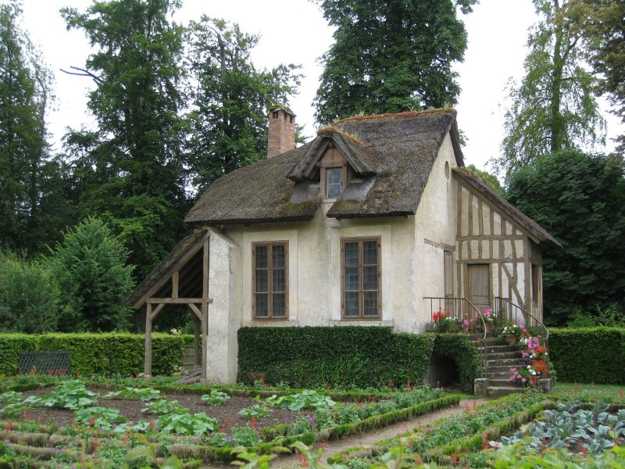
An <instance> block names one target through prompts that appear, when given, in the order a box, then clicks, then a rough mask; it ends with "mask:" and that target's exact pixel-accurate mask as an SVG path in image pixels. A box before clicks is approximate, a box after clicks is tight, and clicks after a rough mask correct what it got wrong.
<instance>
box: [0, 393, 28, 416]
mask: <svg viewBox="0 0 625 469" xmlns="http://www.w3.org/2000/svg"><path fill="white" fill-rule="evenodd" d="M23 400H24V397H23V396H22V393H19V392H15V391H7V392H4V393H2V394H0V417H10V418H15V417H19V416H20V415H21V414H22V411H23V410H24V404H23V402H22V401H23Z"/></svg>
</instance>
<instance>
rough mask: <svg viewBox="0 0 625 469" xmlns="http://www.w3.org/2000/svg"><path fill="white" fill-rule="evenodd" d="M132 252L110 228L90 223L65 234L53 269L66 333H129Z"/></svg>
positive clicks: (50, 263)
mask: <svg viewBox="0 0 625 469" xmlns="http://www.w3.org/2000/svg"><path fill="white" fill-rule="evenodd" d="M127 258H128V251H127V250H126V248H125V247H124V245H123V244H122V243H121V241H120V240H119V239H118V238H117V237H115V236H114V235H113V233H112V232H111V230H110V229H109V228H108V227H107V226H106V224H105V223H104V222H102V221H101V220H98V219H96V218H89V219H86V220H85V221H83V222H82V223H80V224H79V225H77V226H76V227H75V228H73V229H71V230H70V231H68V232H67V233H66V234H65V238H64V239H63V241H62V242H61V243H59V244H58V245H57V246H56V247H55V249H54V250H53V251H52V252H51V254H50V256H49V257H48V259H47V264H48V266H49V268H50V270H51V271H52V272H53V275H54V278H55V280H56V282H58V285H59V287H60V291H61V302H62V304H63V305H64V306H65V311H64V312H63V314H62V315H61V317H60V319H59V324H58V327H59V330H61V331H74V332H75V331H112V330H124V329H127V328H128V326H129V325H130V322H129V321H130V308H129V307H128V306H127V305H126V299H127V297H128V295H130V293H131V291H132V289H133V288H134V281H133V277H132V270H133V267H132V266H129V265H127V264H126V260H127Z"/></svg>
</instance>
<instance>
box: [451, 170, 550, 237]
mask: <svg viewBox="0 0 625 469" xmlns="http://www.w3.org/2000/svg"><path fill="white" fill-rule="evenodd" d="M453 172H454V175H455V176H456V177H457V178H458V179H460V181H462V182H463V183H464V184H466V185H467V186H469V188H471V189H472V190H474V191H475V192H477V193H478V194H480V195H481V196H482V197H484V198H485V199H486V200H487V201H488V202H490V203H491V204H492V205H493V206H494V207H495V208H497V209H498V210H500V211H501V212H502V213H503V214H504V215H506V216H507V217H508V218H509V219H510V220H511V221H512V222H513V223H516V224H517V225H518V226H519V227H520V228H521V229H523V230H525V231H526V232H527V234H528V235H529V236H530V238H532V239H534V240H535V241H536V242H539V243H542V242H545V241H550V242H552V243H554V244H556V245H558V246H560V247H562V245H561V244H560V243H559V242H558V241H557V240H556V239H555V238H554V237H553V236H551V234H549V232H548V231H547V230H545V229H544V228H543V227H542V226H540V225H539V224H538V223H537V222H536V221H534V220H533V219H531V218H530V217H528V216H527V215H525V214H524V213H523V212H521V211H520V210H519V209H518V208H516V207H515V206H514V205H512V204H511V203H510V202H508V201H507V200H506V199H504V198H503V197H501V196H500V195H499V194H497V193H496V192H495V191H494V190H492V189H491V188H490V187H489V186H488V185H487V184H485V183H484V182H483V181H482V180H481V179H480V178H478V177H476V176H474V175H473V174H471V173H470V172H468V171H467V170H466V169H464V168H454V170H453Z"/></svg>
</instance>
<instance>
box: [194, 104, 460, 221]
mask: <svg viewBox="0 0 625 469" xmlns="http://www.w3.org/2000/svg"><path fill="white" fill-rule="evenodd" d="M448 132H450V133H451V136H452V143H453V145H454V150H455V153H456V159H457V161H458V164H459V165H461V166H462V165H464V163H463V159H462V153H461V151H460V147H459V144H458V132H457V127H456V112H455V111H454V110H451V109H437V110H429V111H423V112H404V113H396V114H382V115H376V116H356V117H352V118H348V119H344V120H342V121H339V122H336V123H334V125H333V126H331V127H328V128H325V129H321V130H320V131H319V134H318V136H317V137H316V138H315V139H314V140H313V141H312V142H310V143H307V144H306V145H303V146H301V147H299V148H297V149H295V150H291V151H288V152H286V153H283V154H281V155H278V156H275V157H273V158H271V159H268V160H262V161H259V162H258V163H255V164H253V165H250V166H246V167H243V168H241V169H238V170H236V171H233V172H232V173H230V174H228V175H226V176H223V177H221V178H220V179H218V180H217V181H215V182H214V183H213V184H212V185H211V186H210V187H209V188H208V189H207V190H206V192H205V193H204V194H203V195H202V196H201V197H200V199H199V200H198V202H197V203H196V204H195V205H194V206H193V208H192V209H191V210H190V211H189V213H188V214H187V217H186V218H185V221H186V222H190V223H205V224H228V223H259V222H280V221H297V220H308V219H311V218H312V217H313V216H314V214H315V212H316V211H317V208H318V207H319V205H320V203H321V199H320V193H319V182H318V181H315V180H314V174H315V171H314V167H315V165H316V163H317V162H318V159H319V157H320V155H322V153H323V149H324V148H325V146H326V145H328V144H329V143H330V142H331V143H332V144H334V145H335V146H336V148H337V149H339V150H340V151H341V152H342V153H343V154H344V156H345V158H346V160H347V161H348V163H349V164H350V166H351V167H352V169H353V170H354V173H355V174H356V176H357V177H356V178H354V179H353V180H352V181H351V182H350V183H349V184H348V187H347V188H346V189H345V191H344V192H343V194H342V195H341V197H340V198H339V199H338V200H337V201H336V202H335V203H334V205H333V206H332V207H331V208H330V210H329V212H328V216H330V217H335V218H348V217H379V216H392V215H411V214H414V213H415V212H416V210H417V206H418V204H419V199H420V197H421V193H422V191H423V189H424V187H425V184H426V182H427V179H428V176H429V174H430V171H431V169H432V165H433V163H434V160H435V159H436V155H437V153H438V149H439V147H440V145H441V143H442V141H443V139H444V137H445V135H447V133H448Z"/></svg>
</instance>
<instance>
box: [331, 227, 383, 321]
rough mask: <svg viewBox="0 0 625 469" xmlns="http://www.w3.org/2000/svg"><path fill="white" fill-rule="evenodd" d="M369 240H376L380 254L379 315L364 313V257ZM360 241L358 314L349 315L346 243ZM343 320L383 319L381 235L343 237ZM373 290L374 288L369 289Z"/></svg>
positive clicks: (378, 257) (378, 268)
mask: <svg viewBox="0 0 625 469" xmlns="http://www.w3.org/2000/svg"><path fill="white" fill-rule="evenodd" d="M367 241H375V243H376V246H377V249H378V254H377V260H378V262H377V264H376V266H377V272H378V289H377V290H376V291H377V293H378V295H377V300H378V301H377V313H378V314H377V315H375V316H369V315H365V314H364V297H365V295H364V292H365V290H364V288H363V282H364V275H363V270H364V263H363V262H362V261H363V259H364V256H363V246H364V243H365V242H367ZM354 242H356V243H358V258H359V262H358V283H359V285H358V316H347V315H346V314H345V244H346V243H354ZM340 275H341V320H343V321H381V320H382V238H381V237H380V236H367V237H355V238H341V273H340ZM367 291H373V290H367Z"/></svg>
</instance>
